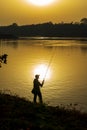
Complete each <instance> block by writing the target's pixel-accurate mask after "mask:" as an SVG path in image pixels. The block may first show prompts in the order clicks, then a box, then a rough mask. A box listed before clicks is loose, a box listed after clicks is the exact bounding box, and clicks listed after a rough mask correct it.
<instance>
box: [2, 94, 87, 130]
mask: <svg viewBox="0 0 87 130" xmlns="http://www.w3.org/2000/svg"><path fill="white" fill-rule="evenodd" d="M0 130H87V113H82V112H80V111H78V110H76V109H74V108H73V109H68V108H67V109H66V108H65V107H59V106H57V107H53V106H48V105H46V104H33V103H32V102H30V101H27V100H26V99H24V98H20V97H18V96H14V95H10V94H4V93H0Z"/></svg>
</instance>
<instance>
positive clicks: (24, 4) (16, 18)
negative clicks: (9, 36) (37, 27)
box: [0, 0, 87, 25]
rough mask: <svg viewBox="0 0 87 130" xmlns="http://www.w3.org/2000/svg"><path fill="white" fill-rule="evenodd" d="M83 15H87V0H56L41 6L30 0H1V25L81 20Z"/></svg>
mask: <svg viewBox="0 0 87 130" xmlns="http://www.w3.org/2000/svg"><path fill="white" fill-rule="evenodd" d="M83 17H87V0H54V2H53V3H51V4H49V5H47V6H41V7H40V6H35V5H33V4H31V3H29V2H28V0H0V25H10V24H12V23H17V24H18V25H26V24H37V23H43V22H49V21H51V22H53V23H59V22H62V21H63V22H72V21H73V22H79V21H80V19H82V18H83Z"/></svg>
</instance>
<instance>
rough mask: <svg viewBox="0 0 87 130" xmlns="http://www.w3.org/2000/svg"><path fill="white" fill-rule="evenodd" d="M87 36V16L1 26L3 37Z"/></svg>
mask: <svg viewBox="0 0 87 130" xmlns="http://www.w3.org/2000/svg"><path fill="white" fill-rule="evenodd" d="M6 36H7V37H8V38H9V37H12V36H14V38H15V37H31V36H44V37H87V18H82V19H81V20H80V22H75V23H73V22H71V23H64V22H61V23H56V24H53V23H52V22H47V23H41V24H32V25H22V26H18V25H17V23H13V24H12V25H9V26H0V38H2V37H6Z"/></svg>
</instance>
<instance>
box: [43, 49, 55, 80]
mask: <svg viewBox="0 0 87 130" xmlns="http://www.w3.org/2000/svg"><path fill="white" fill-rule="evenodd" d="M54 54H55V48H54V50H53V53H52V55H51V57H50V60H49V64H48V67H47V69H46V72H45V75H44V78H43V80H45V78H46V75H47V73H48V70H49V68H50V66H51V63H52V61H53V58H54V56H55V55H54Z"/></svg>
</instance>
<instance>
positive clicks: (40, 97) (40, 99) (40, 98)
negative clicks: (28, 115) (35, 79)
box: [38, 92, 43, 103]
mask: <svg viewBox="0 0 87 130" xmlns="http://www.w3.org/2000/svg"><path fill="white" fill-rule="evenodd" d="M38 96H39V102H40V103H43V101H42V94H41V92H39V93H38Z"/></svg>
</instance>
